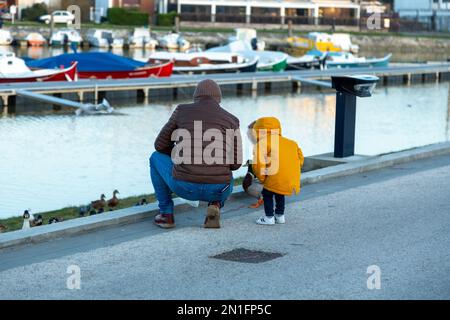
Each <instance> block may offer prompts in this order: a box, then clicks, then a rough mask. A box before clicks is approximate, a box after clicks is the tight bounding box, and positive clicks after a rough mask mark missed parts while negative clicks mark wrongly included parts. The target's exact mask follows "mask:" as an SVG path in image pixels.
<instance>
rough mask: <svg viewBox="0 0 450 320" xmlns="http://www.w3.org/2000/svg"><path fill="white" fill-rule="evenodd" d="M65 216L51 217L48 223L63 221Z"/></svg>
mask: <svg viewBox="0 0 450 320" xmlns="http://www.w3.org/2000/svg"><path fill="white" fill-rule="evenodd" d="M63 221H64V218H62V217H59V218H57V217H51V218H50V219H48V224H52V223H58V222H63Z"/></svg>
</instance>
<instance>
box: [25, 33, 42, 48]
mask: <svg viewBox="0 0 450 320" xmlns="http://www.w3.org/2000/svg"><path fill="white" fill-rule="evenodd" d="M25 40H26V41H27V43H28V45H29V46H30V47H42V46H43V45H45V44H46V43H47V40H45V38H44V36H43V35H42V34H40V33H39V32H31V33H29V34H28V35H27V36H26V37H25Z"/></svg>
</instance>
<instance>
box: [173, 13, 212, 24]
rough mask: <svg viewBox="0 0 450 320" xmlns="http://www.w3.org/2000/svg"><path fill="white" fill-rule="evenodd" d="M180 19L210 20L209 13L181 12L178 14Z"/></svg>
mask: <svg viewBox="0 0 450 320" xmlns="http://www.w3.org/2000/svg"><path fill="white" fill-rule="evenodd" d="M180 20H181V21H196V22H211V15H210V14H205V13H190V12H183V13H181V14H180Z"/></svg>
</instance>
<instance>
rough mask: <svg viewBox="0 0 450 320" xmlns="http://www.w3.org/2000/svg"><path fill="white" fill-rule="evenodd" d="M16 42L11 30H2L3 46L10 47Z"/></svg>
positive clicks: (0, 31)
mask: <svg viewBox="0 0 450 320" xmlns="http://www.w3.org/2000/svg"><path fill="white" fill-rule="evenodd" d="M13 41H14V38H13V36H12V34H11V31H9V30H1V29H0V45H1V46H9V45H10V44H12V43H13Z"/></svg>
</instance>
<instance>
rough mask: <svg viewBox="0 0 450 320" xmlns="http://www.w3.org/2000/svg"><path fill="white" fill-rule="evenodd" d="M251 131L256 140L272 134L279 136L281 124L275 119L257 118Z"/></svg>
mask: <svg viewBox="0 0 450 320" xmlns="http://www.w3.org/2000/svg"><path fill="white" fill-rule="evenodd" d="M253 130H254V131H253V132H254V134H256V140H260V139H261V138H263V137H265V136H268V135H273V134H277V135H280V136H281V123H280V121H279V120H278V119H277V118H275V117H264V118H259V119H258V120H256V122H255V124H254V125H253Z"/></svg>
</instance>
